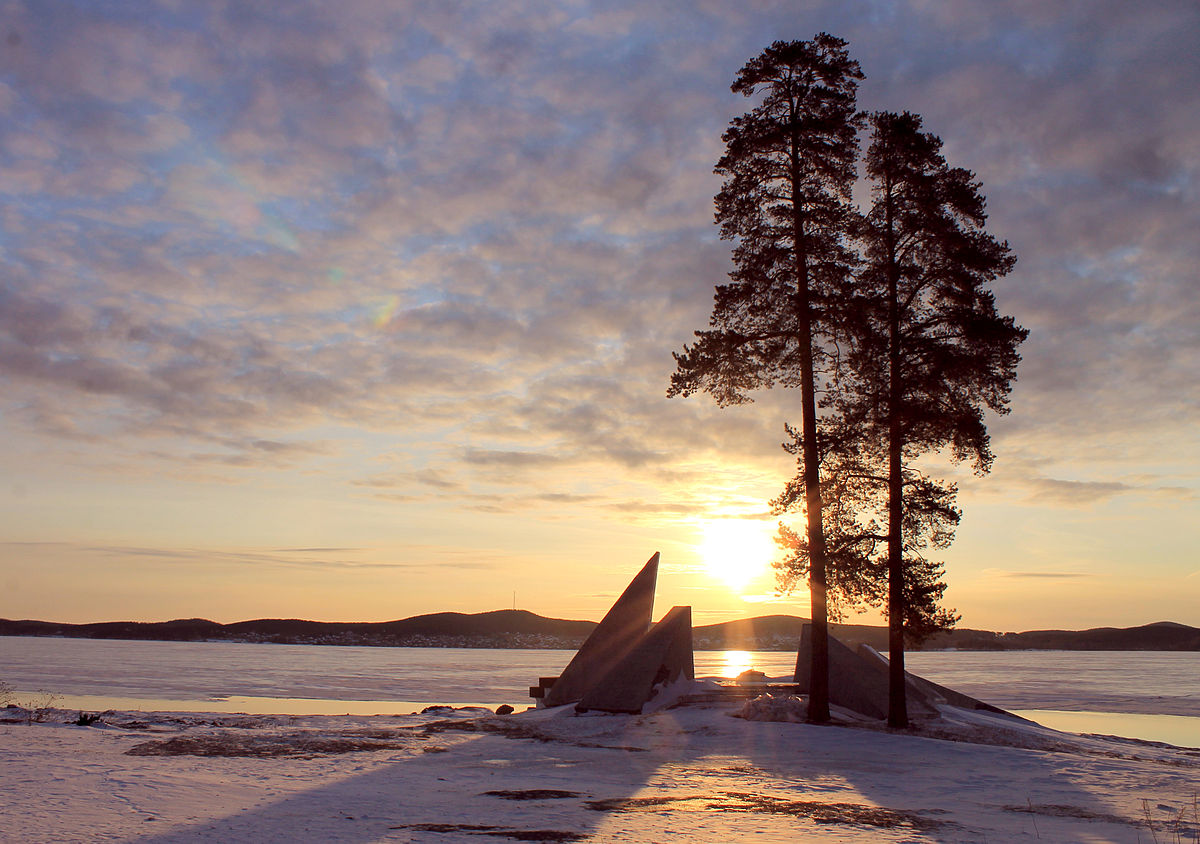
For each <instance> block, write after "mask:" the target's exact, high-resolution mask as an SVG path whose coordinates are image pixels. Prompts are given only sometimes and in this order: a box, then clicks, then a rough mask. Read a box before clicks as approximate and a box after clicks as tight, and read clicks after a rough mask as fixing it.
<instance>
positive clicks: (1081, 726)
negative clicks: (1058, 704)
mask: <svg viewBox="0 0 1200 844" xmlns="http://www.w3.org/2000/svg"><path fill="white" fill-rule="evenodd" d="M1011 711H1012V712H1013V714H1014V715H1020V716H1021V717H1022V718H1028V719H1029V720H1030V721H1036V722H1037V723H1039V724H1041V725H1042V726H1045V727H1049V728H1051V729H1052V730H1061V731H1063V732H1067V733H1096V734H1098V735H1105V736H1121V737H1123V738H1133V739H1142V740H1144V741H1163V742H1166V743H1167V744H1174V745H1176V746H1178V747H1200V718H1191V717H1188V716H1186V715H1135V714H1131V713H1127V712H1070V711H1066V710H1061V709H1014V710H1011Z"/></svg>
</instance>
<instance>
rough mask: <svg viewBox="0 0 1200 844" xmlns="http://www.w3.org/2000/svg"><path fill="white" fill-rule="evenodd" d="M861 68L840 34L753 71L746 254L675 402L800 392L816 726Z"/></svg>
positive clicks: (736, 177) (774, 57)
mask: <svg viewBox="0 0 1200 844" xmlns="http://www.w3.org/2000/svg"><path fill="white" fill-rule="evenodd" d="M861 78H862V73H861V71H860V70H859V66H858V63H857V62H856V61H854V60H852V59H851V58H850V57H849V54H848V53H847V51H846V42H845V41H843V40H841V39H840V38H836V37H834V36H832V35H828V34H826V33H821V34H819V35H817V36H816V37H815V38H813V39H812V40H811V41H789V42H785V41H777V42H775V43H774V44H772V45H771V46H770V47H768V48H767V49H766V50H764V51H763V52H762V53H761V54H760V55H759V56H757V57H755V58H754V59H752V60H751V61H749V62H747V64H746V65H745V66H744V67H743V68H742V69H741V70H740V71H739V73H738V75H737V77H736V79H735V80H734V83H733V85H732V90H733V91H734V93H739V94H743V95H745V96H747V97H753V96H755V95H757V94H761V98H760V100H759V102H758V105H756V106H755V107H754V108H753V109H751V110H750V111H749V112H747V113H746V114H744V115H742V116H740V117H737V118H735V119H734V120H733V121H732V122H731V123H730V125H729V128H728V129H727V130H726V132H725V133H724V135H723V136H722V140H723V141H724V142H725V154H724V155H723V156H722V157H721V159H720V160H719V161H718V162H717V165H716V168H715V171H716V173H718V174H719V175H721V176H723V177H724V178H725V182H724V184H723V186H722V188H721V191H720V193H718V194H717V196H716V221H717V223H718V224H719V225H720V227H721V237H722V238H724V239H727V240H733V241H736V246H735V247H734V250H733V259H734V264H735V268H734V270H733V271H732V272H731V273H730V274H729V278H730V281H729V283H728V284H723V285H720V286H718V287H717V290H716V296H715V303H714V306H713V312H712V316H711V319H710V326H711V330H707V331H698V332H696V337H697V341H696V343H695V344H693V345H691V346H685V347H684V350H683V353H682V354H676V355H675V360H676V364H677V369H676V372H675V373H674V375H673V376H672V378H671V386H670V389H669V390H668V392H667V395H668V396H674V395H684V396H686V395H690V394H691V393H694V392H696V391H700V390H702V391H705V392H708V393H710V394H711V395H712V396H713V397H714V398H715V399H716V401H717V403H718V404H720V405H722V406H726V405H730V404H740V403H742V402H745V401H749V400H750V399H749V397H748V396H747V392H748V391H750V390H752V389H756V388H762V387H771V386H774V385H775V384H779V385H780V386H785V387H799V388H800V400H801V415H802V428H801V430H802V437H801V439H802V451H803V453H804V466H805V484H804V495H805V500H806V503H807V510H808V513H807V537H806V541H807V543H808V548H809V556H810V558H811V563H810V566H809V587H810V591H811V595H812V620H813V648H812V654H813V657H812V660H813V661H812V671H811V677H812V686H811V694H810V700H809V719H810V720H813V721H827V720H828V719H829V694H828V676H829V667H828V626H827V607H826V552H825V538H824V534H823V524H822V515H821V512H822V511H821V484H820V474H819V465H820V447H819V442H818V437H817V428H816V425H817V400H816V389H817V378H818V374H819V373H822V372H824V371H826V369H827V364H828V357H827V352H826V348H825V344H826V342H827V338H828V335H829V331H830V328H831V319H832V317H831V312H832V311H831V309H836V308H837V306H838V298H839V296H840V295H841V294H843V292H844V280H845V278H846V276H847V274H848V273H849V270H850V267H851V264H852V263H853V257H854V256H853V255H852V254H851V253H850V252H849V251H848V248H847V238H846V235H847V232H848V230H849V228H850V225H851V222H852V220H853V215H854V212H853V209H852V207H851V204H850V192H851V189H852V186H853V184H854V181H855V163H856V159H857V155H858V141H857V130H858V128H859V126H860V125H861V121H860V118H859V116H858V114H857V112H856V110H855V96H856V93H857V87H858V80H859V79H861Z"/></svg>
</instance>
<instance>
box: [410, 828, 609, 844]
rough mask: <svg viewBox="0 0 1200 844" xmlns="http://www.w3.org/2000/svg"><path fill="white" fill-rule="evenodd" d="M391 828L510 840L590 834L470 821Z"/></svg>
mask: <svg viewBox="0 0 1200 844" xmlns="http://www.w3.org/2000/svg"><path fill="white" fill-rule="evenodd" d="M390 828H391V829H416V830H419V831H421V832H446V833H449V832H458V833H464V832H465V833H466V834H467V835H489V836H492V837H493V838H507V839H509V840H510V841H551V842H557V841H563V842H566V841H583V840H584V839H585V838H589V837H590V836H589V835H587V834H586V833H582V832H567V831H566V830H561V829H510V828H508V827H502V826H483V825H480V824H468V823H406V824H401V825H400V826H393V827H390Z"/></svg>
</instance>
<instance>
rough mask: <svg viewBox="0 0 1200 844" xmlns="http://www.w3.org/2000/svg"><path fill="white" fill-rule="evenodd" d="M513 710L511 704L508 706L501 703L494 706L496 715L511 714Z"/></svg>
mask: <svg viewBox="0 0 1200 844" xmlns="http://www.w3.org/2000/svg"><path fill="white" fill-rule="evenodd" d="M513 711H514V710H513V708H512V707H511V706H509V705H508V704H507V703H502V704H500V705H499V706H497V707H496V714H497V715H512V714H513Z"/></svg>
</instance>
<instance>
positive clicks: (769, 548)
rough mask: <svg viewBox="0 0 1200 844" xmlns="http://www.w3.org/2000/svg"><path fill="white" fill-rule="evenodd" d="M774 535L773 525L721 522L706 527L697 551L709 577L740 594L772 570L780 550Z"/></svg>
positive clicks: (731, 520) (754, 522) (752, 522)
mask: <svg viewBox="0 0 1200 844" xmlns="http://www.w3.org/2000/svg"><path fill="white" fill-rule="evenodd" d="M773 532H774V525H773V524H772V523H771V522H760V521H747V520H741V519H721V520H719V521H713V522H709V523H707V524H706V525H705V526H704V533H703V536H704V538H703V540H702V541H701V543H700V545H699V546H698V548H697V550H698V551H699V552H700V555H701V558H702V559H703V561H704V567H705V569H706V571H707V572H708V574H709V576H710V577H713V578H716V579H717V580H720V581H721V582H722V583H724V584H725V585H726V586H727V587H728V588H729V589H731V590H732V591H735V592H738V591H741V590H743V589H745V588H746V587H747V586H748V585H749V584H750V582H751V581H754V580H757V579H758V578H760V577H761V576H763V575H764V574H765V573H766V572H768V571H769V570H770V563H771V560H772V558H773V557H774V556H775V554H776V552H777V551H778V548H777V547H776V545H775V543H774V541H773V540H772V538H771V537H772V534H773Z"/></svg>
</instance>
